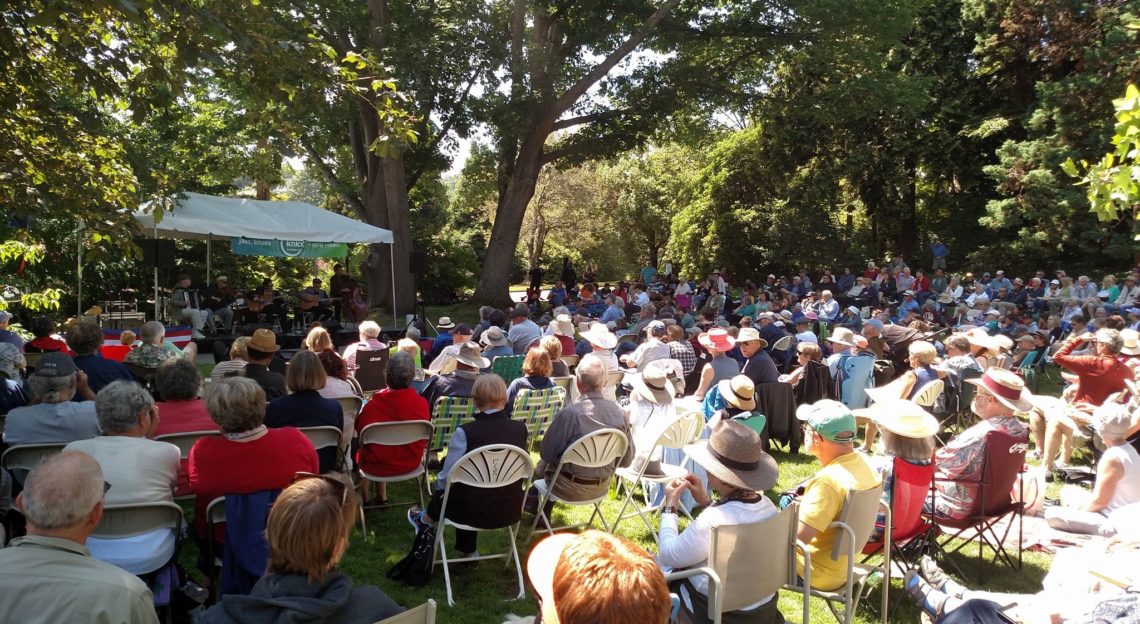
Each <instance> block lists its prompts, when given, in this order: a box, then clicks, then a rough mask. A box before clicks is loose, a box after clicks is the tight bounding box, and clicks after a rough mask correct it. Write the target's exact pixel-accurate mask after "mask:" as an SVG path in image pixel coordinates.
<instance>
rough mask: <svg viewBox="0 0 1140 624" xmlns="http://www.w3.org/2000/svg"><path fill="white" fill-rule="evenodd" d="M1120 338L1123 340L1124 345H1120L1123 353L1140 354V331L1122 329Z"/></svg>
mask: <svg viewBox="0 0 1140 624" xmlns="http://www.w3.org/2000/svg"><path fill="white" fill-rule="evenodd" d="M1120 338H1121V339H1122V340H1123V345H1122V346H1121V347H1120V352H1121V353H1122V354H1124V355H1140V332H1138V331H1136V330H1135V329H1122V330H1120Z"/></svg>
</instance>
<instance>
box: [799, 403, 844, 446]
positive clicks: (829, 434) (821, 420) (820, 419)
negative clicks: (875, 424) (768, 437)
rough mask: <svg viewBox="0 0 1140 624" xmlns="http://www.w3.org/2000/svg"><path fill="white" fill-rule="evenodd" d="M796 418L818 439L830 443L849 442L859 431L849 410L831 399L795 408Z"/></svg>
mask: <svg viewBox="0 0 1140 624" xmlns="http://www.w3.org/2000/svg"><path fill="white" fill-rule="evenodd" d="M796 418H798V419H800V420H802V421H804V422H806V423H807V424H808V426H809V427H811V428H812V430H814V431H815V432H816V433H818V434H819V435H820V437H822V438H823V439H825V440H831V441H832V442H850V441H852V440H854V439H855V432H856V431H858V430H859V428H858V426H857V425H856V424H855V415H854V414H852V413H851V410H849V409H847V406H846V405H844V404H842V403H840V402H839V401H832V400H831V399H824V400H822V401H816V402H815V403H811V404H804V405H801V406H799V407H798V408H796Z"/></svg>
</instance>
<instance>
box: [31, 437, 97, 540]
mask: <svg viewBox="0 0 1140 624" xmlns="http://www.w3.org/2000/svg"><path fill="white" fill-rule="evenodd" d="M101 500H103V470H102V469H101V468H99V463H98V462H96V461H95V460H94V459H93V458H92V457H91V456H90V455H88V454H86V453H81V452H79V451H65V452H62V453H59V454H57V455H54V456H52V457H51V458H49V459H47V460H46V461H44V462H43V463H42V464H40V465H39V466H37V467H35V468H33V469H32V471H31V472H29V473H28V477H27V478H26V479H25V480H24V493H23V494H22V495H21V498H20V501H21V507H22V509H23V512H24V516H25V517H26V518H27V519H28V524H29V525H30V526H34V527H36V528H39V529H48V530H51V529H69V528H72V527H75V526H78V525H79V524H80V523H82V522H83V521H84V520H86V519H87V516H88V515H90V513H91V510H92V509H94V508H95V505H97V504H99V501H101Z"/></svg>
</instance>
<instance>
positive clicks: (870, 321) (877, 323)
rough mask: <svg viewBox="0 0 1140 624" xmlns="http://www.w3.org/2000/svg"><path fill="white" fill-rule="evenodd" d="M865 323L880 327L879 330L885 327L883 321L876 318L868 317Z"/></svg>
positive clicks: (876, 327)
mask: <svg viewBox="0 0 1140 624" xmlns="http://www.w3.org/2000/svg"><path fill="white" fill-rule="evenodd" d="M863 324H864V325H870V326H871V327H874V328H875V329H878V330H882V329H883V322H882V321H880V320H879V319H875V318H873V319H867V320H866V321H863Z"/></svg>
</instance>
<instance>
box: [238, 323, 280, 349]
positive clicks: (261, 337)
mask: <svg viewBox="0 0 1140 624" xmlns="http://www.w3.org/2000/svg"><path fill="white" fill-rule="evenodd" d="M246 346H247V347H249V348H251V349H253V350H255V351H261V352H262V353H276V352H277V351H278V350H279V349H281V347H280V346H279V345H278V344H277V335H276V334H274V333H273V332H272V331H270V330H268V329H265V328H262V329H259V330H257V331H255V332H253V336H251V337H250V339H249V344H248V345H246Z"/></svg>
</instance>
